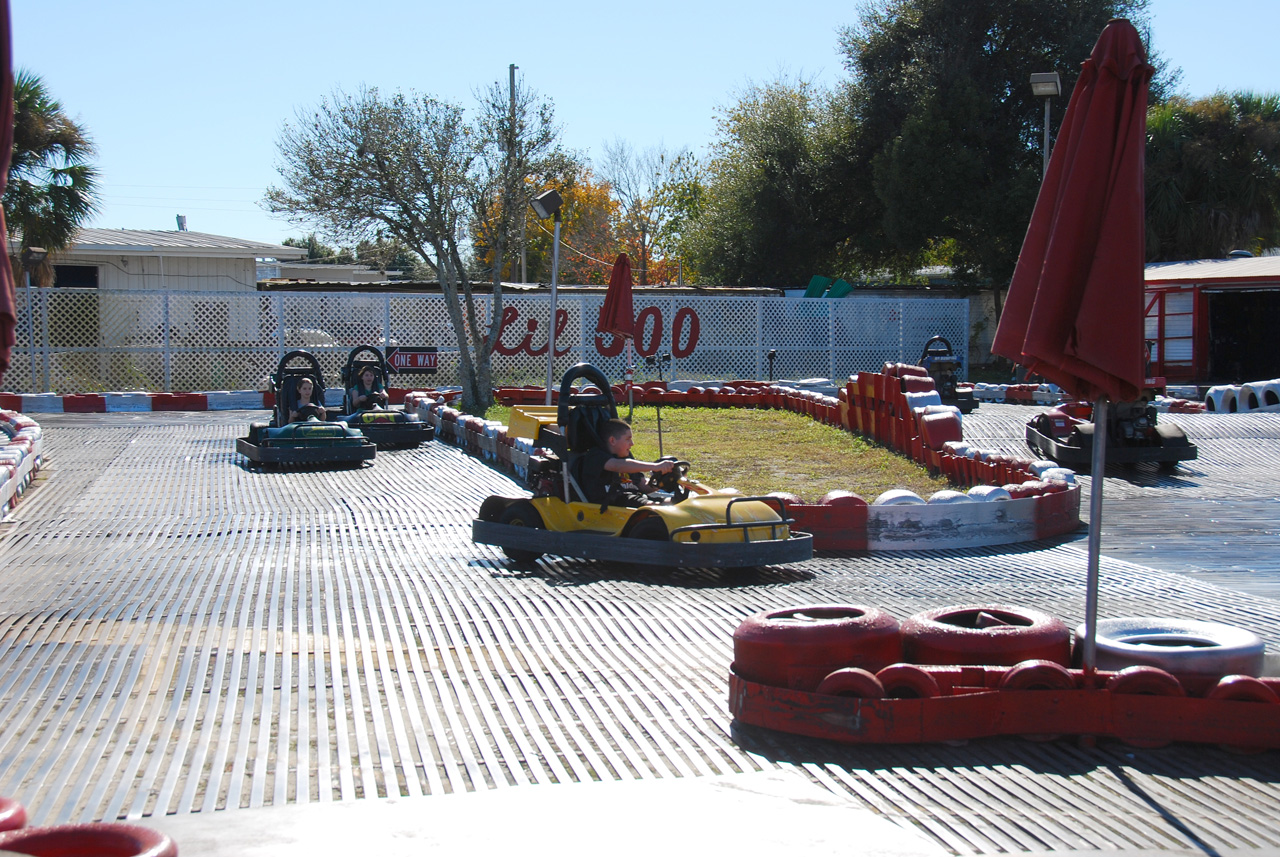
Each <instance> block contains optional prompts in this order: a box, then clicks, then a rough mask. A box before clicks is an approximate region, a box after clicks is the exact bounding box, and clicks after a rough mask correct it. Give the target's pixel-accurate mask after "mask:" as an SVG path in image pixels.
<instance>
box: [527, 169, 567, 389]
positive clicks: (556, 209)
mask: <svg viewBox="0 0 1280 857" xmlns="http://www.w3.org/2000/svg"><path fill="white" fill-rule="evenodd" d="M562 202H563V200H561V199H560V194H559V193H557V192H556V191H555V190H554V189H552V190H544V191H543V192H542V193H540V194H538V195H537V196H535V197H534V198H533V199H532V200H531V201H530V202H529V205H530V206H532V207H533V212H534V214H536V215H538V217H539V218H540V219H542V220H546V219H547V218H548V217H554V218H555V233H554V235H553V237H552V239H551V326H550V328H548V329H547V404H548V405H550V404H551V383H552V380H553V378H552V372H553V368H554V365H553V364H554V363H555V359H556V286H557V285H558V281H559V276H560V204H561V203H562Z"/></svg>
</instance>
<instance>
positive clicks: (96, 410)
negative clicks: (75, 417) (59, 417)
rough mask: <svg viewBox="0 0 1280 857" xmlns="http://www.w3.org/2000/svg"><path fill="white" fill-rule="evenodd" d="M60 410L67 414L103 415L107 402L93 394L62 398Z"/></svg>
mask: <svg viewBox="0 0 1280 857" xmlns="http://www.w3.org/2000/svg"><path fill="white" fill-rule="evenodd" d="M62 410H63V411H64V412H66V413H68V414H105V413H106V412H107V402H106V400H105V399H103V398H102V397H101V396H98V395H94V394H93V393H84V394H81V395H73V396H63V397H62Z"/></svg>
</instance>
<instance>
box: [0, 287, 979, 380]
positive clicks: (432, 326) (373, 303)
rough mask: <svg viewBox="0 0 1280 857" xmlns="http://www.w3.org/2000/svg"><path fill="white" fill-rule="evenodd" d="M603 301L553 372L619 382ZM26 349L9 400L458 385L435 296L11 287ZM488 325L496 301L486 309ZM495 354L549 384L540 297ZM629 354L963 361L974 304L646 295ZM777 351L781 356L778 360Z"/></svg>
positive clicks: (810, 370)
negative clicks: (360, 380)
mask: <svg viewBox="0 0 1280 857" xmlns="http://www.w3.org/2000/svg"><path fill="white" fill-rule="evenodd" d="M603 301H604V298H603V295H600V294H598V293H595V294H590V295H582V294H574V293H573V291H572V290H569V291H567V292H562V293H561V294H560V297H559V301H558V310H559V313H558V314H559V319H560V320H559V324H558V325H557V327H558V333H557V338H556V356H555V359H554V370H553V374H554V376H555V377H556V378H558V377H559V376H560V374H561V373H562V372H563V371H564V370H565V369H567V368H568V367H570V366H572V365H573V364H574V363H577V362H580V361H584V360H585V361H587V362H591V363H595V364H596V365H597V366H599V367H600V368H601V370H602V371H603V372H604V373H605V374H606V375H607V376H608V377H610V378H621V377H622V373H623V370H624V368H625V366H626V364H627V354H628V352H627V350H626V349H625V348H624V347H623V343H622V342H621V341H615V340H614V338H613V337H612V336H611V335H608V334H599V333H597V332H596V323H597V320H598V318H599V313H600V307H601V305H602V304H603ZM17 303H18V327H17V345H16V347H15V349H14V352H13V361H12V367H11V368H10V370H9V372H8V374H7V375H6V376H5V387H6V388H8V389H9V390H11V391H13V392H26V393H29V392H57V393H63V394H68V393H85V392H102V391H124V390H146V391H151V392H188V391H198V390H237V389H260V388H263V385H264V384H265V383H266V379H267V377H268V376H269V375H270V373H271V371H272V369H274V368H275V366H276V363H277V361H278V360H279V358H280V356H281V355H282V354H284V353H285V352H286V351H289V350H293V349H304V350H307V351H310V352H311V353H312V354H314V355H315V356H316V358H317V359H318V360H319V361H320V364H321V366H322V367H323V368H324V370H325V375H326V379H325V381H326V384H327V385H328V384H337V382H338V379H339V373H340V371H341V368H342V366H343V364H344V363H345V362H346V359H347V355H348V353H349V352H350V350H351V349H352V348H354V347H356V346H361V345H372V346H375V347H378V348H383V349H385V348H389V347H392V348H393V347H426V346H434V347H436V348H438V349H439V357H440V359H439V369H438V372H437V373H436V374H435V375H433V376H412V375H410V376H406V377H404V378H402V379H400V386H427V385H452V384H455V383H457V381H458V352H457V346H456V338H455V332H454V329H453V324H452V323H451V322H450V319H449V313H448V312H447V307H446V304H445V301H444V298H443V297H441V296H439V295H405V294H368V293H332V294H319V293H311V292H305V293H304V292H289V293H274V294H272V293H260V292H183V293H163V292H155V291H107V290H96V289H56V288H55V289H34V290H31V291H30V292H28V291H27V290H26V289H19V290H18V301H17ZM477 303H478V307H477V309H478V324H480V325H483V326H484V329H486V330H487V329H488V324H489V306H490V303H489V298H487V297H485V298H481V299H480V300H479V301H478V302H477ZM503 303H504V312H503V319H502V336H501V337H500V339H499V344H498V347H497V348H496V349H495V353H494V354H493V372H494V380H495V383H500V384H540V383H542V382H543V381H544V380H545V379H546V366H547V363H546V360H547V357H546V354H547V339H548V337H547V330H548V318H547V316H548V312H549V309H550V306H549V301H548V298H547V296H546V295H527V294H522V293H517V294H514V295H513V294H508V295H507V296H506V298H505V300H504V302H503ZM635 310H636V323H637V332H636V338H635V341H634V350H633V359H634V360H635V362H636V365H637V367H638V371H637V377H638V378H641V379H643V378H646V377H654V376H655V374H656V370H654V369H648V370H646V369H645V361H644V358H645V357H646V356H654V355H670V356H671V364H670V368H669V369H666V370H664V372H665V375H666V377H668V378H673V377H679V378H690V379H700V380H712V379H731V378H765V377H768V375H769V373H770V370H772V376H773V377H774V378H808V377H827V378H843V377H846V376H848V375H850V374H852V373H854V372H858V371H860V370H869V369H878V368H879V367H880V366H881V365H882V364H883V363H885V362H886V361H889V362H899V361H901V362H915V361H917V360H918V359H919V357H920V351H921V349H922V348H923V347H924V343H925V342H926V340H928V339H929V337H931V336H934V335H942V336H945V337H946V338H947V339H948V340H949V341H950V342H951V344H952V346H953V348H954V349H955V352H956V354H957V356H959V357H960V358H961V360H965V359H966V358H967V352H968V304H967V302H966V301H964V300H960V299H949V298H936V299H925V298H910V299H904V298H881V297H862V296H850V297H847V298H840V299H836V300H826V299H819V300H814V299H808V298H746V297H701V296H697V297H695V296H688V295H673V296H671V297H665V296H664V297H650V296H648V295H644V296H639V295H638V296H637V297H636V300H635ZM771 352H772V354H773V359H772V360H770V358H769V355H770V353H771Z"/></svg>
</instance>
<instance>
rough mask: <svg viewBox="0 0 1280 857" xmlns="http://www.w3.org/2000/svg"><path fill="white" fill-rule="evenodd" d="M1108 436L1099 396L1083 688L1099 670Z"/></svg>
mask: <svg viewBox="0 0 1280 857" xmlns="http://www.w3.org/2000/svg"><path fill="white" fill-rule="evenodd" d="M1098 429H1102V431H1098ZM1108 434H1109V432H1108V427H1107V397H1106V396H1102V397H1100V398H1099V399H1098V401H1097V402H1096V403H1094V406H1093V460H1092V464H1091V465H1090V470H1089V578H1088V584H1087V585H1086V587H1085V602H1084V653H1083V656H1082V658H1081V661H1082V665H1083V667H1084V675H1085V683H1086V686H1092V685H1093V682H1094V678H1095V673H1096V672H1097V668H1098V658H1097V638H1098V560H1099V557H1100V556H1101V554H1102V483H1103V481H1104V476H1105V472H1106V468H1107V435H1108Z"/></svg>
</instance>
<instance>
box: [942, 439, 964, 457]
mask: <svg viewBox="0 0 1280 857" xmlns="http://www.w3.org/2000/svg"><path fill="white" fill-rule="evenodd" d="M942 448H943V449H944V450H945V451H947V452H949V453H951V454H952V455H954V456H956V457H958V458H965V457H967V456H968V454H969V444H967V443H965V442H963V441H959V440H949V441H947V442H946V443H944V444H943V445H942Z"/></svg>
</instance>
